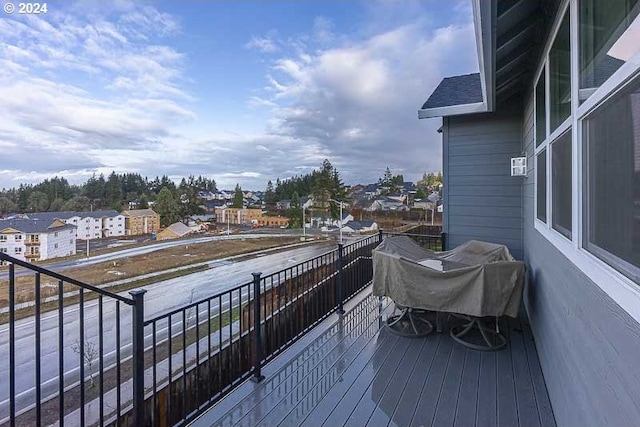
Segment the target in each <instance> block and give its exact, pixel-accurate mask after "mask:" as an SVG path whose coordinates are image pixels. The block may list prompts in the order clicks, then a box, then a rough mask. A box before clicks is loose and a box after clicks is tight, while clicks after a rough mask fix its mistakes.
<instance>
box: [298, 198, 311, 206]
mask: <svg viewBox="0 0 640 427" xmlns="http://www.w3.org/2000/svg"><path fill="white" fill-rule="evenodd" d="M300 204H301V205H302V208H303V209H309V208H312V207H313V199H312V198H311V197H302V198H301V199H300Z"/></svg>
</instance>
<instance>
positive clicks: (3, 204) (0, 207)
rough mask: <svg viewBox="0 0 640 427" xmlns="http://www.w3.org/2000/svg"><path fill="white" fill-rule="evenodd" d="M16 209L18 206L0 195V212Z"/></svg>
mask: <svg viewBox="0 0 640 427" xmlns="http://www.w3.org/2000/svg"><path fill="white" fill-rule="evenodd" d="M17 210H18V206H17V205H16V204H15V203H13V201H12V200H11V199H9V198H8V197H5V196H2V197H0V213H9V212H15V211H17Z"/></svg>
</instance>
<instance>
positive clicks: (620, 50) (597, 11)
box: [578, 0, 640, 101]
mask: <svg viewBox="0 0 640 427" xmlns="http://www.w3.org/2000/svg"><path fill="white" fill-rule="evenodd" d="M578 7H579V17H580V18H579V19H580V29H579V31H580V101H584V100H585V99H587V98H588V97H589V96H590V95H591V94H592V93H593V92H594V91H595V90H596V89H597V88H598V87H599V86H600V85H602V83H604V82H605V81H606V80H607V79H608V78H609V77H611V75H613V73H615V72H616V71H617V70H618V69H619V68H620V67H622V65H624V63H625V62H627V61H629V59H631V58H632V57H633V56H634V55H635V54H637V53H638V52H640V43H638V41H637V40H638V37H639V36H640V17H638V13H639V12H640V0H616V1H606V2H605V1H602V0H581V1H580V2H579V6H578Z"/></svg>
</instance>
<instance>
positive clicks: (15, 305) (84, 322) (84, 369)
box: [0, 253, 144, 426]
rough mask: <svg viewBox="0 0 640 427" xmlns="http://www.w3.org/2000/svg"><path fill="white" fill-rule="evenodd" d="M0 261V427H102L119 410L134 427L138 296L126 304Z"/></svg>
mask: <svg viewBox="0 0 640 427" xmlns="http://www.w3.org/2000/svg"><path fill="white" fill-rule="evenodd" d="M0 261H1V263H0V264H4V265H8V269H7V271H3V272H0V283H1V285H0V286H2V287H3V288H4V287H5V286H6V288H4V289H6V290H3V294H4V292H6V294H5V295H6V299H5V298H2V300H1V301H0V316H1V318H2V325H0V330H2V331H3V333H4V332H5V331H7V330H8V340H6V341H5V340H4V339H3V340H1V342H0V359H2V360H6V361H7V362H8V369H7V370H6V371H5V372H6V374H0V376H2V377H1V379H2V380H1V381H0V384H2V385H1V386H0V393H1V395H0V424H2V425H9V426H16V425H19V426H22V425H38V426H39V425H49V424H53V423H57V424H58V425H60V426H64V425H65V424H67V425H86V424H99V425H102V420H104V419H105V417H107V416H108V415H109V414H110V413H111V412H115V413H116V414H119V413H121V412H122V409H121V408H126V407H129V408H130V410H129V412H130V413H131V415H130V418H131V420H132V423H135V422H136V421H141V420H142V419H143V413H142V412H141V411H139V410H138V408H141V402H142V399H141V397H142V396H143V394H142V393H143V392H144V384H143V382H142V381H141V378H142V377H141V376H140V364H139V359H140V356H141V354H142V351H143V346H142V343H141V341H140V340H139V339H138V338H139V331H141V330H142V316H143V312H144V307H143V295H144V291H134V292H131V298H129V297H125V296H122V295H118V294H115V293H112V292H108V291H105V290H103V289H100V288H97V287H95V286H91V285H88V284H86V283H83V282H80V281H78V280H74V279H72V278H69V277H66V276H63V275H61V274H58V273H55V272H52V271H48V270H45V269H43V268H40V267H37V266H34V265H32V264H30V263H28V262H24V261H21V260H18V259H15V258H12V257H10V256H8V255H6V254H3V253H0ZM16 267H18V268H16ZM5 377H6V378H5Z"/></svg>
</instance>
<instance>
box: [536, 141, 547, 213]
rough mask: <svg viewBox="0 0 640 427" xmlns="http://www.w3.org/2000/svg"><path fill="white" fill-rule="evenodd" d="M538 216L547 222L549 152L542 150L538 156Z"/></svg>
mask: <svg viewBox="0 0 640 427" xmlns="http://www.w3.org/2000/svg"><path fill="white" fill-rule="evenodd" d="M536 165H537V166H536V167H537V169H536V183H537V184H536V185H537V186H538V192H537V194H536V217H537V218H538V219H539V220H540V221H542V222H547V152H546V151H544V150H543V151H541V152H540V153H539V154H538V156H537V158H536Z"/></svg>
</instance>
